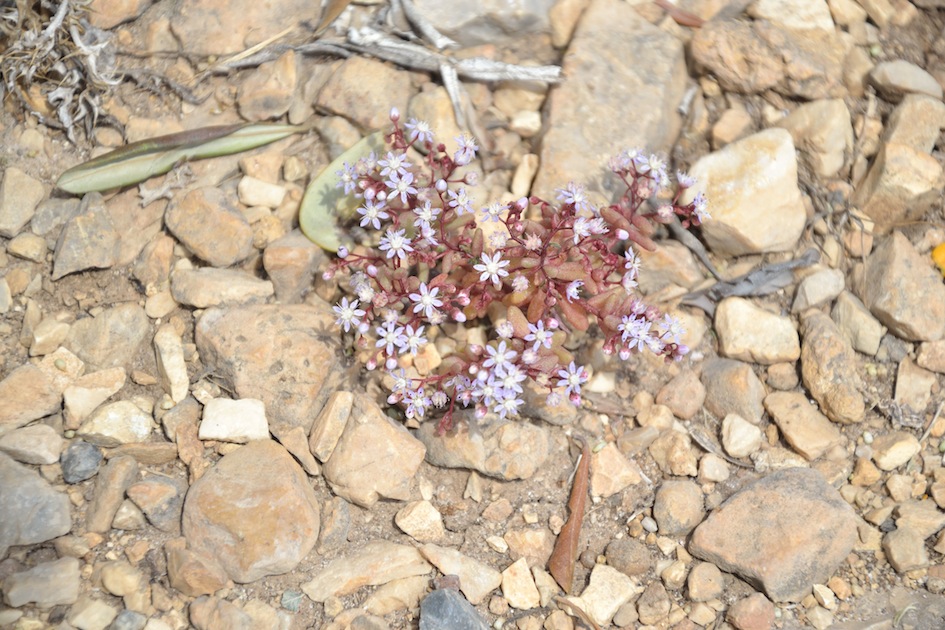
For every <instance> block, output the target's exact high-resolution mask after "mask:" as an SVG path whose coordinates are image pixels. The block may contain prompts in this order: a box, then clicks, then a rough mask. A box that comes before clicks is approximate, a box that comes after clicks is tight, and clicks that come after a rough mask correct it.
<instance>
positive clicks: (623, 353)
mask: <svg viewBox="0 0 945 630" xmlns="http://www.w3.org/2000/svg"><path fill="white" fill-rule="evenodd" d="M617 356H619V357H620V360H621V361H626V360H628V359H629V358H630V349H629V348H621V350H620V352H619V353H618V355H617Z"/></svg>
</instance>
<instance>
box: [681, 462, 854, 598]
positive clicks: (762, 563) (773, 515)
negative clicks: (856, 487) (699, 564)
mask: <svg viewBox="0 0 945 630" xmlns="http://www.w3.org/2000/svg"><path fill="white" fill-rule="evenodd" d="M857 539H858V535H857V521H856V514H855V513H854V511H853V508H851V507H850V505H849V504H848V503H847V502H846V501H844V500H843V497H841V496H840V494H839V493H838V492H837V491H836V490H835V489H834V488H833V487H832V486H830V485H829V484H828V483H827V482H826V481H825V480H824V478H823V476H822V475H821V474H820V473H819V472H817V471H815V470H812V469H809V468H788V469H785V470H781V471H778V472H776V473H773V474H771V475H769V476H767V477H765V478H762V479H760V480H758V481H756V482H754V483H752V484H750V485H749V486H747V487H746V488H744V489H743V490H741V491H739V492H737V493H736V494H734V495H733V496H732V497H731V498H730V499H729V500H728V501H726V502H725V503H723V504H722V505H721V506H720V507H719V508H717V509H716V510H714V511H713V512H712V513H711V514H710V515H709V517H708V518H707V519H706V520H705V521H704V522H703V523H702V524H701V525H699V526H698V527H697V528H696V529H695V531H694V532H693V534H692V538H691V540H690V544H689V550H690V552H692V554H693V555H694V556H696V557H698V558H702V559H703V560H708V561H709V562H712V563H714V564H715V565H716V566H718V567H719V568H720V569H722V570H724V571H730V572H732V573H735V574H737V575H739V576H741V577H742V578H744V579H745V580H746V581H748V582H749V583H750V584H752V585H753V586H755V587H757V588H758V589H760V590H763V591H764V592H765V593H766V594H767V595H768V597H770V598H771V599H772V600H774V601H777V602H785V601H794V602H796V601H800V600H801V599H802V598H803V597H804V596H806V595H807V594H808V593H810V589H811V586H812V585H813V584H822V583H824V582H826V580H827V579H828V578H829V577H830V576H831V575H832V574H833V572H834V571H835V570H836V569H837V567H838V566H840V563H841V562H843V560H844V558H846V557H847V554H849V553H850V551H851V550H852V549H853V545H854V544H855V543H856V541H857Z"/></svg>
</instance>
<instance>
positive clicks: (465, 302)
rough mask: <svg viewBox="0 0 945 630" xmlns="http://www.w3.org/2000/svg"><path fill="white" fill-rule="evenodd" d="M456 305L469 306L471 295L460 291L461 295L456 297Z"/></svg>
mask: <svg viewBox="0 0 945 630" xmlns="http://www.w3.org/2000/svg"><path fill="white" fill-rule="evenodd" d="M456 303H457V304H459V305H460V306H469V293H468V292H466V291H460V292H459V295H457V296H456Z"/></svg>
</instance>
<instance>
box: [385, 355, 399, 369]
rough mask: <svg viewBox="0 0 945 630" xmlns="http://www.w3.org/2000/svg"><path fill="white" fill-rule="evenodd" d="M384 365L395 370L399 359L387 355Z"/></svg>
mask: <svg viewBox="0 0 945 630" xmlns="http://www.w3.org/2000/svg"><path fill="white" fill-rule="evenodd" d="M384 367H386V368H387V369H388V370H393V369H394V368H396V367H397V359H395V358H394V357H387V361H385V362H384Z"/></svg>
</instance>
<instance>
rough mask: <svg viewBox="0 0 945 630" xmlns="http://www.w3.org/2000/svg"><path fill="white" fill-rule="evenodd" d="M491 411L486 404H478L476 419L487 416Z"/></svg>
mask: <svg viewBox="0 0 945 630" xmlns="http://www.w3.org/2000/svg"><path fill="white" fill-rule="evenodd" d="M487 413H489V410H488V409H486V406H485V405H476V419H477V420H482V419H483V418H485V417H486V414H487Z"/></svg>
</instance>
